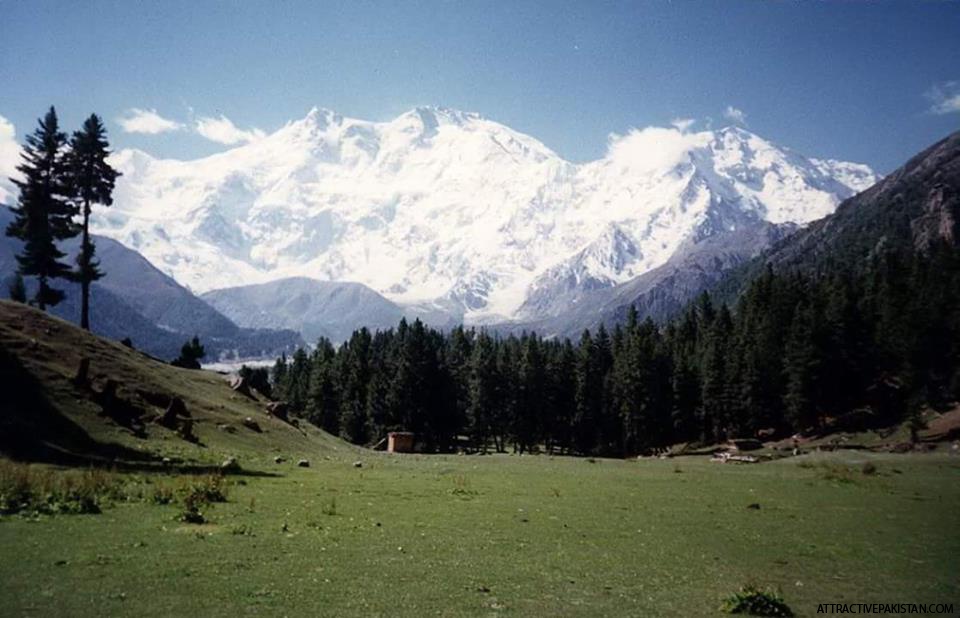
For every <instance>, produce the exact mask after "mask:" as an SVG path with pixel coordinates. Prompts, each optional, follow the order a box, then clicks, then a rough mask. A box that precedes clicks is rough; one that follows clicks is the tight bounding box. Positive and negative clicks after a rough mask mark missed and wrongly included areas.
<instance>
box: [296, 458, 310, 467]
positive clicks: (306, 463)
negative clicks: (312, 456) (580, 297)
mask: <svg viewBox="0 0 960 618" xmlns="http://www.w3.org/2000/svg"><path fill="white" fill-rule="evenodd" d="M297 465H298V466H299V467H301V468H309V467H310V460H308V459H301V460H300V461H298V462H297Z"/></svg>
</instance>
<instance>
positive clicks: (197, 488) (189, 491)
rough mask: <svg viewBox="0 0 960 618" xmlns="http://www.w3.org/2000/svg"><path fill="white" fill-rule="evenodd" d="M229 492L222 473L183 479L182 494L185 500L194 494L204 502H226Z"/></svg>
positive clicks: (194, 497) (194, 496) (195, 497)
mask: <svg viewBox="0 0 960 618" xmlns="http://www.w3.org/2000/svg"><path fill="white" fill-rule="evenodd" d="M227 493H228V490H227V483H226V480H225V479H224V477H223V476H222V475H220V474H207V475H205V476H194V477H187V478H186V479H184V480H183V481H181V487H180V494H181V495H182V496H184V500H186V498H187V497H190V496H193V499H195V500H199V501H200V502H201V503H204V504H210V503H213V502H226V501H227Z"/></svg>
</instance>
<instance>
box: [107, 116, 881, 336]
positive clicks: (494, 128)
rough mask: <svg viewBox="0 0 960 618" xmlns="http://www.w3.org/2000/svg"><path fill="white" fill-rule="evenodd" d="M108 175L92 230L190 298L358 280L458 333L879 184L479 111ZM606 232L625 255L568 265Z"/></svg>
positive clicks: (310, 121)
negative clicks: (568, 141)
mask: <svg viewBox="0 0 960 618" xmlns="http://www.w3.org/2000/svg"><path fill="white" fill-rule="evenodd" d="M113 163H114V164H115V165H116V166H117V167H118V168H119V169H120V171H122V172H123V173H124V176H122V177H121V180H120V181H119V182H118V187H117V191H116V194H115V206H114V207H113V208H111V209H109V210H108V211H103V212H100V213H97V215H96V216H95V219H94V228H95V230H96V231H97V232H98V233H100V234H103V235H106V236H109V237H112V238H115V239H117V240H120V241H121V242H123V243H124V244H126V245H127V246H129V247H132V248H134V249H136V250H138V251H140V252H141V253H142V254H143V255H144V256H145V257H147V259H149V260H150V261H151V262H152V263H154V265H156V266H157V267H158V268H160V269H161V270H162V271H164V272H165V273H166V274H168V275H172V276H173V277H174V279H176V280H177V281H178V282H180V283H181V284H185V285H186V286H187V287H189V288H190V289H192V290H193V291H195V292H198V293H204V292H208V291H210V290H213V289H218V288H224V287H235V286H237V285H245V284H249V283H264V282H267V281H271V280H276V279H283V278H289V277H297V276H306V277H309V278H312V279H319V280H328V281H355V282H358V283H362V284H364V285H366V286H368V287H370V288H371V289H372V290H374V291H375V292H377V293H378V294H380V295H382V296H384V297H386V298H387V299H388V300H390V301H391V302H394V303H396V304H399V305H401V306H406V305H421V306H422V305H425V304H431V305H441V306H443V307H446V308H448V309H449V312H450V314H451V318H452V319H455V320H456V319H464V320H465V321H467V322H468V323H493V322H503V321H511V320H515V319H518V318H523V319H527V318H530V317H535V318H539V317H543V316H531V315H529V312H528V311H526V310H523V311H522V310H521V308H523V307H524V304H525V302H526V301H527V300H528V297H529V295H530V292H531V290H536V289H538V288H542V287H543V286H542V285H539V284H538V280H539V279H540V278H541V277H543V276H544V275H545V274H547V273H548V272H550V271H552V270H556V269H560V270H563V269H565V268H566V269H567V270H570V269H571V268H572V269H573V270H577V269H579V270H580V271H581V272H582V274H583V275H584V278H585V280H590V281H593V282H596V283H598V284H599V285H602V286H606V287H613V286H616V285H619V284H622V283H625V282H626V281H629V280H631V279H633V278H634V277H636V276H638V275H641V274H643V273H646V272H649V271H650V270H652V269H654V268H656V267H658V266H661V265H663V264H665V263H666V262H667V261H668V260H669V259H670V258H671V256H673V255H674V254H675V253H676V251H677V250H678V249H679V248H680V246H681V245H683V243H684V242H685V241H686V240H687V239H689V238H693V239H694V240H702V239H704V238H707V237H709V236H711V235H714V234H721V233H726V232H729V231H731V229H732V226H735V225H738V224H740V223H744V224H745V223H750V224H752V223H753V222H756V221H766V222H770V223H774V224H791V225H792V224H805V223H807V222H809V221H812V220H815V219H817V218H819V217H822V216H823V215H825V214H828V213H829V212H832V211H833V208H834V207H835V206H836V204H837V203H839V201H840V200H841V199H842V198H844V197H848V196H849V195H852V194H853V193H855V192H856V191H858V190H860V189H862V188H865V187H866V186H868V185H869V184H871V183H872V181H873V180H875V178H876V176H875V174H873V172H872V171H871V170H870V169H869V168H867V167H866V166H862V165H859V164H851V163H843V162H837V161H833V160H828V159H808V158H805V157H802V156H801V155H798V154H796V153H794V152H793V151H791V150H789V149H785V148H781V147H777V146H775V145H774V144H772V143H770V142H768V141H766V140H763V139H762V138H760V137H758V136H756V135H754V134H752V133H750V132H748V131H746V130H744V129H741V128H729V127H728V128H725V129H721V130H718V131H701V132H692V133H691V132H681V131H678V130H673V129H658V128H647V129H643V130H639V131H631V132H630V133H628V134H626V135H624V136H616V137H613V138H612V139H611V142H610V148H609V151H608V153H607V155H606V156H605V157H603V158H602V159H599V160H597V161H592V162H587V163H581V164H575V163H571V162H569V161H565V160H564V159H562V158H561V157H559V156H558V155H557V154H556V153H555V152H553V151H552V150H551V149H549V148H548V147H546V146H545V145H543V144H542V143H541V142H539V141H537V140H536V139H535V138H532V137H530V136H527V135H524V134H522V133H519V132H517V131H514V130H513V129H510V128H509V127H506V126H505V125H502V124H499V123H496V122H494V121H490V120H487V119H485V118H483V117H481V116H479V115H478V114H472V113H467V112H459V111H456V110H448V109H444V108H430V107H421V108H415V109H414V110H411V111H409V112H406V113H404V114H402V115H400V116H398V117H397V118H395V119H393V120H389V121H386V122H380V123H377V122H368V121H362V120H356V119H351V118H346V117H343V116H341V115H339V114H336V113H335V112H332V111H330V110H321V109H313V110H311V111H310V113H308V114H307V116H306V117H305V118H303V119H301V120H297V121H293V122H290V123H287V125H285V126H284V127H282V128H281V129H279V130H278V131H276V132H274V133H273V134H270V135H268V136H266V137H264V138H263V139H260V140H257V141H254V142H252V143H250V144H245V145H243V146H239V147H237V148H233V149H230V150H227V151H225V152H222V153H218V154H215V155H212V156H210V157H205V158H203V159H198V160H196V161H176V160H170V159H154V158H152V157H150V156H149V155H147V154H146V153H143V152H141V151H121V152H119V153H117V154H116V155H114V159H113ZM611 226H614V227H616V228H617V229H619V230H620V231H621V232H622V234H623V237H624V239H625V242H623V243H620V245H621V246H623V247H626V246H631V245H632V246H633V247H634V249H635V250H633V251H632V252H628V253H626V254H617V251H616V247H614V248H612V249H610V250H608V251H607V252H606V254H605V255H597V256H596V259H595V260H593V261H592V262H591V263H589V264H583V263H581V264H579V265H577V264H575V263H574V262H576V260H577V256H578V255H579V254H581V253H582V252H583V251H584V250H586V249H587V248H588V247H590V246H592V245H595V244H596V243H597V242H598V241H602V237H603V235H604V234H605V233H606V232H607V230H609V229H610V228H611ZM540 283H542V281H541V282H540ZM534 304H535V303H534ZM529 307H530V304H528V305H527V309H529Z"/></svg>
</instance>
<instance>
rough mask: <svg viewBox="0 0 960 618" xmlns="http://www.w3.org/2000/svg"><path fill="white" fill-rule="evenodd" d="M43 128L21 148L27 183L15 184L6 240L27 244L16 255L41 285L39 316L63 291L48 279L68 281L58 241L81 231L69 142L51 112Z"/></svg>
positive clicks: (21, 267)
mask: <svg viewBox="0 0 960 618" xmlns="http://www.w3.org/2000/svg"><path fill="white" fill-rule="evenodd" d="M39 124H40V126H39V127H37V130H36V131H35V132H34V133H33V134H32V135H28V136H27V139H26V142H27V143H26V144H25V145H24V147H23V153H22V157H23V163H21V164H20V165H19V166H17V170H18V171H19V172H20V173H21V174H22V176H23V178H22V180H20V179H11V180H13V182H14V184H16V185H17V187H18V188H19V189H20V196H19V198H18V205H17V206H16V207H15V208H14V209H13V212H14V216H15V218H14V220H13V222H11V223H10V225H9V226H8V227H7V230H6V233H7V235H8V236H13V237H16V238H19V239H20V240H22V241H24V245H23V251H22V253H20V254H19V255H17V262H18V263H19V271H20V273H21V274H23V275H28V276H34V277H36V278H37V281H38V283H39V285H38V287H37V293H36V296H35V297H34V299H33V300H34V302H35V303H36V304H37V307H38V308H40V309H41V310H46V308H47V307H48V306H53V305H56V304H58V303H59V302H60V301H62V300H63V298H64V293H63V291H62V290H57V289H54V288H52V287H50V279H56V278H67V277H69V276H70V267H69V266H68V265H67V264H64V263H63V262H61V261H60V259H61V258H63V257H64V253H63V252H62V251H60V249H58V248H57V241H59V240H64V239H67V238H71V237H73V236H76V235H77V232H78V231H79V230H78V229H77V227H76V225H75V224H74V223H73V217H74V215H75V214H76V209H75V207H74V205H73V204H72V203H71V202H70V200H69V199H68V198H69V194H70V188H69V185H68V183H67V178H68V175H67V166H66V163H65V161H64V151H65V150H66V142H67V138H66V135H64V134H63V133H62V132H61V131H60V128H59V125H58V122H57V113H56V111H55V110H54V109H53V107H51V108H50V111H48V112H47V114H46V116H44V117H43V119H41V120H40V121H39Z"/></svg>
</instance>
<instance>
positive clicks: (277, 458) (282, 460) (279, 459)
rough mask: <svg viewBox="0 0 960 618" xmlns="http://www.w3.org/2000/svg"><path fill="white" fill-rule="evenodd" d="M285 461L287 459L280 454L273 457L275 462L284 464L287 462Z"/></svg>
mask: <svg viewBox="0 0 960 618" xmlns="http://www.w3.org/2000/svg"><path fill="white" fill-rule="evenodd" d="M285 461H286V459H284V458H283V457H281V456H280V455H277V456H276V457H274V458H273V463H275V464H282V463H283V462H285Z"/></svg>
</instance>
